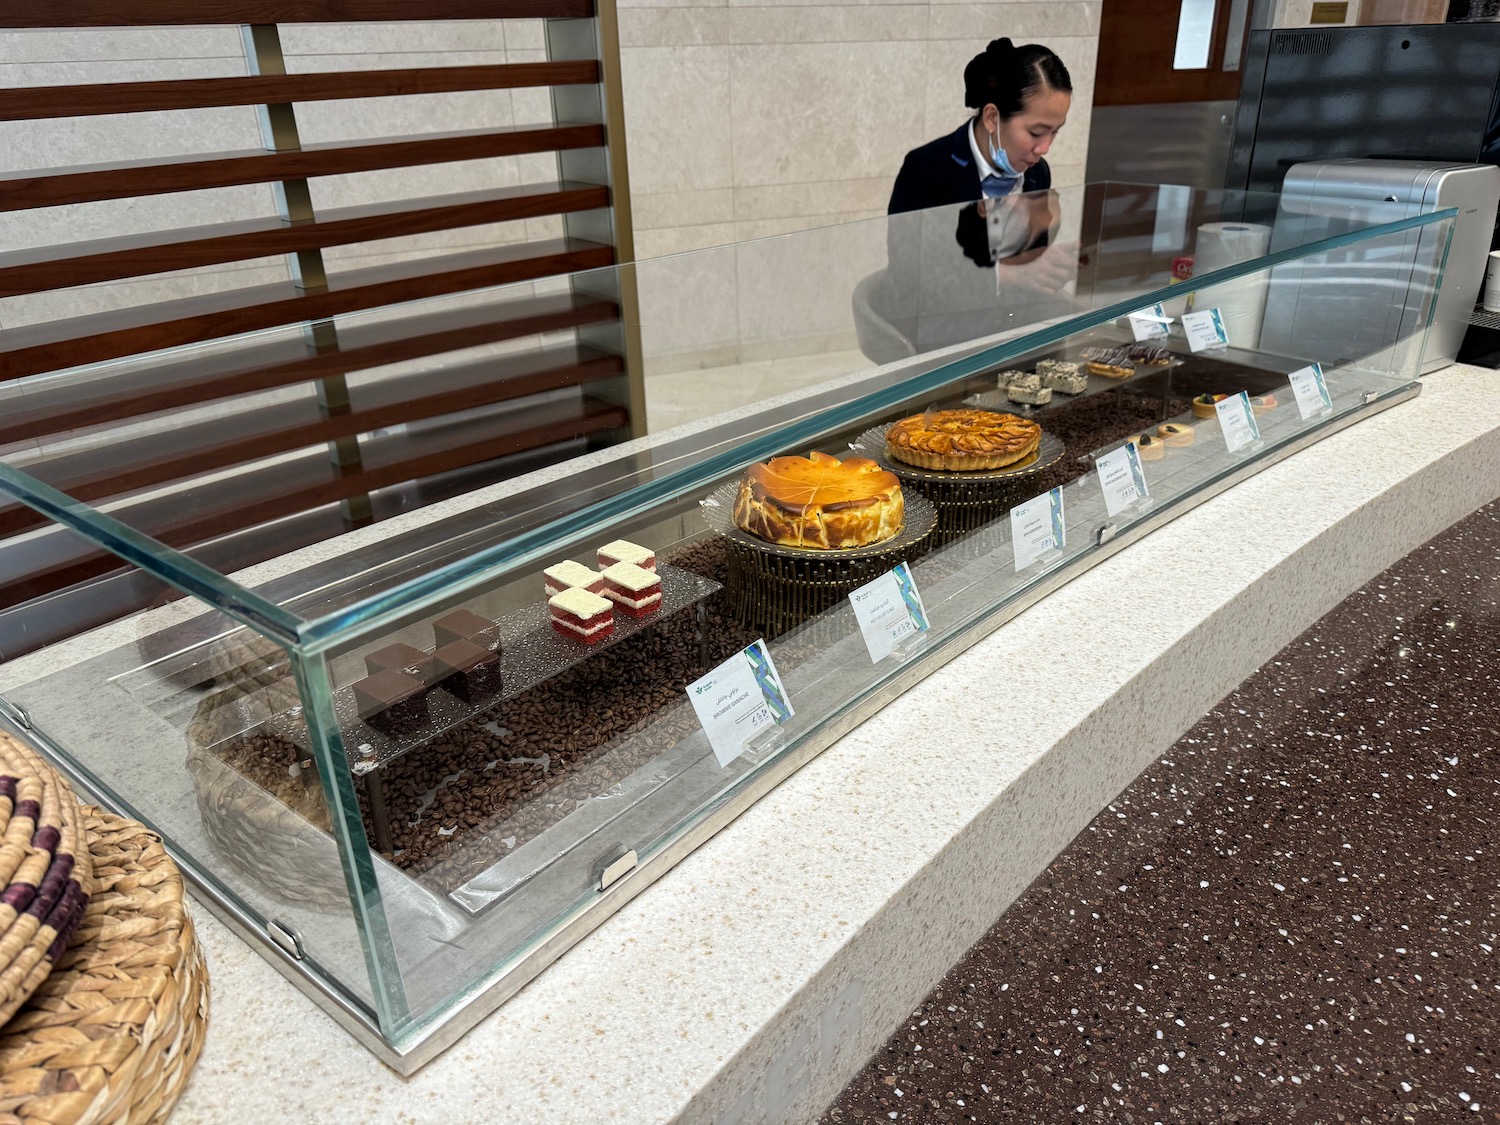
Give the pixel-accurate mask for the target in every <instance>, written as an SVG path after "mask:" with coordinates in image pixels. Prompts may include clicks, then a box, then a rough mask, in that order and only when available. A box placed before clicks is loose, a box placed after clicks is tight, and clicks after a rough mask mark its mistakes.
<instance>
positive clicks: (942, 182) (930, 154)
mask: <svg viewBox="0 0 1500 1125" xmlns="http://www.w3.org/2000/svg"><path fill="white" fill-rule="evenodd" d="M1072 102H1073V80H1072V78H1070V77H1069V76H1068V68H1067V67H1065V66H1064V65H1063V62H1062V60H1061V59H1060V58H1058V57H1057V56H1056V55H1055V54H1053V53H1052V51H1051V50H1049V49H1048V48H1046V47H1043V46H1042V45H1041V44H1040V43H1027V44H1026V45H1025V46H1023V47H1017V46H1015V45H1014V44H1013V43H1011V41H1010V40H1009V39H996V40H994V41H992V42H991V43H990V45H989V46H988V47H986V48H985V49H984V51H983V53H981V54H978V55H975V56H974V58H973V59H971V60H970V61H969V65H968V66H966V67H964V104H965V105H966V106H968V107H969V108H970V109H972V110H975V111H976V113H975V115H974V116H973V117H972V118H970V119H969V120H968V121H966V122H964V123H963V124H962V125H961V126H959V127H958V129H957V130H955V131H954V132H952V133H950V134H948V135H947V136H945V137H939V138H938V139H937V140H935V141H929V142H928V143H927V144H925V145H922V146H921V147H920V148H914V149H912V150H911V151H910V152H909V153H907V154H906V159H905V160H904V161H903V162H902V164H901V171H900V173H898V174H897V176H896V186H895V187H894V188H893V189H892V191H891V202H890V204H889V206H888V207H887V208H886V213H887V214H889V215H897V214H900V213H902V212H905V211H921V210H925V209H926V208H928V207H941V206H943V205H944V204H949V203H972V202H975V201H976V200H979V199H982V198H988V199H998V198H1000V197H1002V196H1006V195H1009V194H1011V193H1012V192H1014V191H1040V190H1042V189H1044V188H1048V187H1051V186H1052V172H1051V170H1050V169H1048V167H1047V161H1046V160H1045V159H1043V158H1044V157H1045V156H1046V155H1047V151H1048V150H1049V149H1050V148H1051V147H1052V141H1053V139H1054V138H1055V137H1056V136H1057V133H1058V130H1060V129H1061V128H1062V127H1063V124H1064V123H1065V122H1066V121H1067V118H1068V109H1069V107H1070V106H1071V105H1072Z"/></svg>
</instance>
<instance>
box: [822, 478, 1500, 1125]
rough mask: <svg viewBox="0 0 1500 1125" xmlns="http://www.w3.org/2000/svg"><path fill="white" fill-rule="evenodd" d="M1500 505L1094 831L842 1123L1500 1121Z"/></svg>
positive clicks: (1184, 748) (1373, 586) (907, 1026)
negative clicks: (1499, 947)
mask: <svg viewBox="0 0 1500 1125" xmlns="http://www.w3.org/2000/svg"><path fill="white" fill-rule="evenodd" d="M1497 931H1500V505H1496V504H1492V505H1489V506H1488V507H1486V508H1484V509H1481V510H1480V511H1479V512H1478V513H1476V514H1475V515H1474V516H1472V517H1470V518H1469V519H1467V520H1464V521H1463V522H1461V523H1459V524H1457V525H1456V526H1454V527H1453V528H1451V529H1450V530H1449V531H1447V532H1445V533H1444V534H1442V535H1441V536H1439V537H1438V538H1436V539H1434V540H1433V541H1432V542H1430V543H1428V544H1426V545H1425V546H1423V547H1422V548H1420V549H1419V550H1417V551H1415V552H1414V553H1413V554H1411V555H1410V556H1408V557H1407V558H1406V559H1404V560H1402V561H1401V562H1400V563H1398V564H1397V565H1396V566H1395V567H1392V568H1391V569H1390V570H1388V571H1387V572H1385V573H1384V574H1382V575H1381V576H1380V577H1378V578H1377V579H1376V580H1375V581H1373V582H1371V583H1370V584H1369V585H1367V586H1366V587H1364V588H1363V589H1361V590H1360V591H1358V592H1357V593H1356V594H1354V595H1353V596H1352V597H1350V598H1349V599H1348V600H1347V601H1345V602H1344V603H1343V604H1341V605H1340V606H1339V607H1338V608H1337V609H1335V610H1334V611H1333V612H1332V613H1330V614H1329V615H1328V616H1327V617H1325V618H1324V619H1323V620H1321V621H1319V622H1318V623H1317V624H1316V625H1315V626H1314V627H1313V628H1311V629H1309V630H1308V631H1307V632H1306V633H1305V634H1303V635H1302V636H1301V637H1298V638H1297V639H1296V640H1295V641H1294V642H1293V643H1292V644H1290V645H1288V646H1287V648H1285V649H1284V650H1283V651H1282V652H1280V653H1279V654H1278V655H1277V656H1276V657H1275V658H1274V659H1273V660H1272V661H1270V662H1269V663H1268V664H1267V665H1266V666H1265V667H1263V668H1262V669H1261V670H1260V671H1258V672H1257V673H1256V674H1255V675H1254V676H1252V677H1251V678H1250V679H1249V680H1247V681H1246V682H1245V683H1244V684H1242V685H1241V686H1240V687H1239V688H1238V689H1237V690H1236V691H1235V692H1233V693H1232V694H1231V695H1230V696H1228V697H1227V698H1226V699H1224V700H1223V701H1222V702H1221V703H1220V704H1219V706H1218V707H1216V708H1215V709H1214V710H1213V711H1211V712H1210V713H1209V714H1208V715H1206V716H1205V717H1204V718H1203V719H1202V720H1201V721H1199V722H1198V723H1197V724H1196V725H1195V726H1194V727H1193V728H1192V729H1191V730H1190V731H1189V732H1188V733H1187V734H1186V735H1185V736H1184V737H1183V738H1182V739H1180V740H1179V741H1178V742H1177V744H1176V745H1175V746H1173V747H1172V749H1171V750H1169V751H1168V752H1167V753H1166V754H1165V755H1164V756H1163V757H1162V758H1161V759H1160V760H1159V761H1158V762H1157V763H1156V764H1155V765H1153V766H1152V767H1151V768H1150V769H1148V770H1147V771H1146V772H1145V773H1144V774H1142V775H1141V776H1140V777H1139V778H1137V780H1136V781H1135V782H1134V783H1133V784H1132V785H1131V786H1130V787H1129V788H1128V789H1126V790H1125V792H1123V793H1122V794H1120V795H1119V797H1118V798H1117V799H1116V800H1115V801H1114V803H1112V804H1111V805H1110V806H1109V807H1108V808H1107V809H1105V810H1104V811H1103V812H1102V813H1100V815H1099V816H1098V817H1097V818H1095V820H1094V821H1093V823H1092V824H1090V825H1089V827H1088V828H1087V829H1086V830H1085V831H1084V832H1083V833H1081V834H1080V835H1079V836H1078V837H1077V838H1076V839H1075V840H1074V841H1073V843H1072V844H1071V845H1069V847H1068V848H1067V849H1066V850H1065V851H1064V852H1063V854H1062V855H1060V856H1059V857H1058V858H1057V860H1056V861H1055V862H1054V863H1053V864H1052V866H1051V867H1050V868H1049V869H1048V870H1047V871H1046V873H1045V874H1044V875H1043V876H1042V877H1041V878H1039V879H1038V880H1037V881H1036V882H1035V883H1034V884H1033V885H1032V886H1031V887H1030V888H1028V890H1027V891H1026V892H1025V893H1024V894H1023V895H1022V896H1021V898H1020V899H1018V900H1017V901H1016V902H1015V903H1014V904H1013V905H1012V906H1011V908H1010V909H1009V910H1008V911H1007V912H1006V913H1005V915H1004V916H1003V917H1002V918H1001V919H1000V921H999V922H998V923H996V925H995V926H994V927H993V928H992V929H991V930H990V932H989V933H988V934H986V936H985V937H984V938H983V939H982V940H981V941H980V942H979V943H978V944H977V945H976V946H975V947H974V948H973V949H972V950H971V951H970V953H969V954H968V955H967V957H965V959H964V960H963V961H962V962H961V963H960V964H959V965H958V966H957V967H955V968H954V969H953V970H952V971H951V972H950V973H949V974H948V976H947V977H945V978H944V980H943V982H942V983H941V984H940V985H939V987H938V988H937V989H936V990H935V991H934V992H933V993H932V994H931V995H930V996H928V998H927V999H926V1000H925V1001H924V1002H923V1004H922V1005H921V1007H920V1008H919V1009H918V1010H917V1011H916V1012H914V1013H913V1014H912V1016H911V1018H910V1019H908V1020H907V1021H905V1023H904V1024H903V1025H902V1027H901V1028H900V1029H899V1030H898V1031H897V1033H896V1034H895V1035H894V1037H893V1038H892V1039H891V1040H890V1041H889V1042H888V1043H887V1044H886V1046H885V1047H883V1048H882V1049H881V1050H879V1051H878V1052H877V1053H876V1055H875V1057H874V1058H873V1059H871V1061H870V1063H869V1064H868V1065H867V1066H866V1067H865V1069H864V1070H863V1071H862V1072H861V1073H860V1074H859V1075H858V1076H857V1077H856V1078H855V1080H854V1081H853V1082H851V1083H850V1084H849V1085H848V1087H846V1088H845V1090H844V1091H843V1093H842V1094H840V1095H839V1097H838V1098H837V1099H836V1100H835V1102H834V1103H833V1105H832V1106H830V1107H829V1109H828V1110H827V1111H826V1112H825V1114H824V1116H823V1118H822V1121H823V1122H824V1123H825V1125H848V1123H849V1122H855V1121H860V1122H871V1123H875V1122H884V1121H890V1120H896V1121H903V1122H913V1123H919V1122H958V1121H973V1122H980V1123H990V1122H1064V1121H1119V1122H1126V1123H1136V1122H1143V1123H1151V1122H1160V1123H1163V1125H1166V1123H1170V1122H1193V1123H1202V1122H1235V1121H1264V1122H1298V1123H1312V1122H1340V1121H1347V1122H1372V1123H1382V1125H1383V1123H1386V1122H1423V1123H1429V1122H1430V1123H1434V1125H1437V1123H1445V1122H1464V1121H1500V961H1497V955H1496V947H1497V946H1500V933H1497Z"/></svg>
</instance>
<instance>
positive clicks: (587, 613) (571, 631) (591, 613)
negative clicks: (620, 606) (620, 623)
mask: <svg viewBox="0 0 1500 1125" xmlns="http://www.w3.org/2000/svg"><path fill="white" fill-rule="evenodd" d="M547 607H548V609H549V610H550V612H551V618H552V628H554V629H556V630H557V631H558V632H559V633H561V634H562V635H563V636H565V637H572V638H573V639H574V640H576V641H583V642H584V644H590V645H591V644H595V643H596V642H598V641H602V640H603V639H604V638H605V637H607V636H609V635H610V634H611V633H613V632H614V631H615V613H614V604H613V603H612V602H611V601H610V600H609V599H608V598H601V597H600V596H599V595H598V594H591V593H589V592H588V591H587V590H579V589H576V588H575V589H572V590H564V591H563V592H562V593H560V594H554V595H552V597H550V598H548V599H547Z"/></svg>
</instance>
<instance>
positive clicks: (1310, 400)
mask: <svg viewBox="0 0 1500 1125" xmlns="http://www.w3.org/2000/svg"><path fill="white" fill-rule="evenodd" d="M1287 378H1289V379H1290V380H1291V381H1292V394H1294V395H1296V396H1297V409H1298V410H1300V411H1301V412H1302V420H1303V421H1304V422H1305V421H1307V420H1308V419H1309V418H1312V417H1315V416H1316V415H1318V414H1323V413H1325V412H1327V411H1329V410H1332V409H1333V396H1332V395H1330V394H1329V393H1328V384H1327V383H1325V382H1324V381H1323V365H1322V364H1320V363H1314V364H1312V365H1311V366H1310V367H1304V368H1302V369H1301V370H1300V371H1293V372H1292V373H1291V374H1290V375H1288V376H1287Z"/></svg>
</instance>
